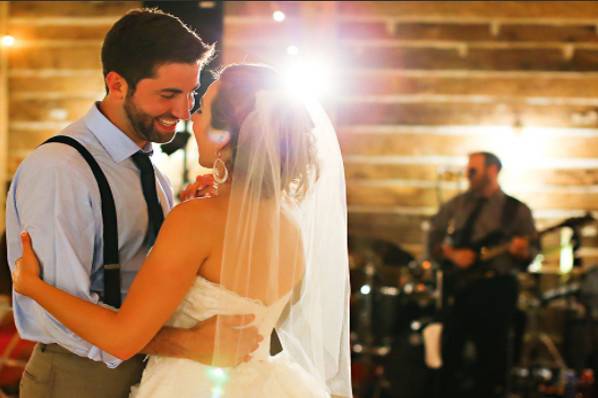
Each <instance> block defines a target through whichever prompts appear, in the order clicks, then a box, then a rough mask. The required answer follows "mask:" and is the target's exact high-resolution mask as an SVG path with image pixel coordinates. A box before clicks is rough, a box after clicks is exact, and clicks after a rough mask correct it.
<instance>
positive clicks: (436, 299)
mask: <svg viewBox="0 0 598 398" xmlns="http://www.w3.org/2000/svg"><path fill="white" fill-rule="evenodd" d="M350 248H351V251H350V266H351V287H352V292H353V293H352V295H351V347H352V355H353V361H352V363H353V365H352V366H353V368H352V370H353V381H354V386H355V390H356V396H359V397H362V396H363V397H381V396H383V394H384V391H385V390H390V389H392V388H393V383H395V382H396V380H395V378H394V377H392V375H389V372H388V368H389V366H387V365H388V362H389V361H393V362H394V360H392V358H393V356H394V354H395V353H396V352H393V351H397V343H398V342H399V340H406V341H408V345H410V346H412V347H413V348H414V349H415V350H423V347H422V345H423V338H422V330H423V329H424V327H425V326H426V325H428V324H429V323H430V322H432V321H433V320H434V317H435V316H436V314H437V313H438V310H439V307H440V305H441V302H440V301H441V297H442V294H441V281H442V272H441V270H440V269H439V268H438V267H437V266H436V265H435V264H434V263H432V262H430V261H416V260H415V259H414V258H413V257H412V256H411V255H410V254H409V253H407V252H405V251H403V250H402V249H401V248H400V247H399V246H398V245H395V244H393V243H390V242H386V241H382V240H373V239H370V238H354V237H352V238H350Z"/></svg>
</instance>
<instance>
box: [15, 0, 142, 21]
mask: <svg viewBox="0 0 598 398" xmlns="http://www.w3.org/2000/svg"><path fill="white" fill-rule="evenodd" d="M140 6H141V2H140V1H56V0H52V1H20V0H19V1H11V2H10V17H11V18H20V17H21V18H39V17H82V18H94V17H106V16H113V17H117V18H118V17H119V16H121V15H123V14H125V13H126V12H127V11H129V10H130V9H132V8H137V7H140Z"/></svg>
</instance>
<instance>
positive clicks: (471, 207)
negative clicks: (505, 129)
mask: <svg viewBox="0 0 598 398" xmlns="http://www.w3.org/2000/svg"><path fill="white" fill-rule="evenodd" d="M501 167H502V165H501V162H500V160H499V159H498V157H497V156H496V155H494V154H492V153H489V152H475V153H472V154H470V155H469V161H468V164H467V169H466V173H467V179H468V181H469V189H468V190H467V191H466V192H465V193H462V194H459V195H457V196H456V197H455V198H453V199H452V200H450V201H449V202H448V203H446V204H445V205H443V206H442V207H441V208H440V210H439V211H438V213H437V214H436V215H435V216H434V217H433V218H432V220H431V228H430V230H429V236H428V247H427V250H428V254H429V255H430V257H431V258H432V259H434V260H436V261H438V262H440V263H442V264H443V266H444V268H445V274H446V275H448V276H449V277H447V278H446V279H445V280H446V283H445V288H446V290H447V291H446V294H445V303H444V304H445V306H444V308H445V311H444V313H443V324H444V329H443V337H442V357H443V370H442V372H441V373H442V377H441V379H442V380H443V381H442V383H441V384H442V391H443V397H459V398H462V397H466V396H470V395H467V390H468V389H467V388H466V387H464V385H466V384H467V382H468V380H469V382H470V384H473V387H472V388H469V394H471V396H472V397H477V398H482V397H483V398H494V397H501V398H502V397H504V396H505V383H506V380H507V372H508V369H507V366H508V363H509V361H508V356H509V349H508V348H509V344H508V341H509V330H510V326H511V321H512V318H513V315H514V312H515V309H516V303H517V297H518V286H517V279H516V276H515V272H516V271H517V270H521V269H525V268H526V267H527V265H528V264H529V263H530V262H531V260H532V259H533V257H534V256H535V254H536V253H537V247H536V246H537V244H536V241H537V239H536V237H537V233H536V229H535V226H534V221H533V218H532V214H531V211H530V209H529V207H528V206H526V205H525V204H524V203H523V202H521V201H519V200H517V199H515V198H513V197H511V196H509V195H507V194H505V193H504V192H503V191H502V189H501V187H500V184H499V182H498V176H499V173H500V170H501ZM487 237H494V238H495V239H494V242H487V243H488V247H492V246H491V244H496V245H497V247H499V248H500V247H502V248H503V249H504V250H503V251H502V252H501V254H498V255H497V256H496V257H494V258H492V259H490V260H488V261H484V262H482V261H481V260H480V257H481V256H480V254H479V252H477V249H479V246H480V244H478V243H481V242H483V241H484V240H485V238H487ZM501 244H502V245H501ZM499 252H500V250H499ZM455 271H457V272H455ZM451 278H452V279H451ZM467 341H469V342H471V343H472V345H469V346H470V347H471V346H473V347H475V350H474V353H475V354H474V355H473V358H475V359H474V363H473V365H474V366H470V369H469V370H466V369H465V368H464V366H465V364H466V362H467V361H465V360H464V348H465V346H466V344H465V343H466V342H467ZM468 351H472V350H468ZM470 356H471V355H470ZM471 382H473V383H471Z"/></svg>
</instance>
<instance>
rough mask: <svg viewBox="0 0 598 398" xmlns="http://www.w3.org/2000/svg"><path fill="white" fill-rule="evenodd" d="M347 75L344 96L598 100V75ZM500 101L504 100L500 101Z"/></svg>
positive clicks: (341, 79)
mask: <svg viewBox="0 0 598 398" xmlns="http://www.w3.org/2000/svg"><path fill="white" fill-rule="evenodd" d="M419 72H420V71H415V72H414V73H409V71H400V70H396V73H391V72H390V71H389V70H379V71H377V70H375V69H374V70H371V71H361V72H360V71H354V72H351V71H347V72H345V73H343V74H342V75H340V76H339V77H338V80H339V82H340V83H339V84H338V86H339V88H340V90H341V93H342V94H344V95H352V96H356V95H376V94H395V95H421V94H438V95H489V96H495V97H504V98H506V99H519V98H522V97H524V98H525V97H533V98H544V97H548V98H551V97H557V98H595V95H594V94H593V93H594V92H596V91H597V90H598V75H595V74H587V75H584V74H581V73H579V74H569V75H568V74H566V73H562V74H561V75H559V74H558V72H557V73H553V74H552V75H549V76H542V75H540V74H538V75H532V74H528V75H519V76H503V75H501V74H500V73H492V74H487V75H484V74H483V72H482V73H480V74H473V73H472V74H469V75H460V74H456V75H454V76H450V75H449V76H434V75H431V74H430V73H429V72H428V71H421V73H419ZM499 100H500V98H499Z"/></svg>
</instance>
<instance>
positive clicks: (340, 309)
mask: <svg viewBox="0 0 598 398" xmlns="http://www.w3.org/2000/svg"><path fill="white" fill-rule="evenodd" d="M252 105H253V109H252V110H251V111H250V112H249V113H248V116H247V117H246V118H245V120H244V121H243V123H242V124H241V125H240V126H239V129H238V134H232V135H233V138H232V140H231V147H232V148H233V154H232V159H233V160H232V162H229V168H230V169H231V178H232V184H231V191H230V202H229V205H228V206H229V207H228V215H227V221H226V227H225V235H224V245H223V257H222V268H221V276H220V280H221V284H222V285H223V286H224V287H225V288H228V289H230V290H233V291H235V292H236V293H238V294H240V295H241V296H244V297H250V298H252V299H255V300H257V301H256V302H258V303H262V304H264V305H266V306H281V307H283V306H284V303H285V302H287V301H288V302H289V304H288V305H287V306H286V308H284V311H283V315H282V317H281V318H280V319H279V320H278V323H277V324H276V333H277V335H278V337H279V339H280V342H281V345H282V349H283V352H284V354H283V355H288V356H290V358H292V360H294V361H296V362H298V363H299V364H300V365H301V366H302V367H303V368H304V369H305V370H306V371H307V372H309V373H310V374H311V375H313V377H314V378H315V380H316V383H318V384H320V385H321V386H322V387H323V388H326V389H327V390H328V392H329V393H330V394H332V395H335V396H342V397H351V396H352V394H351V380H350V350H349V293H350V288H349V268H348V255H347V207H346V193H345V179H344V171H343V162H342V158H341V153H340V149H339V144H338V140H337V137H336V133H335V130H334V127H333V126H332V124H331V122H330V120H329V118H328V116H327V115H326V113H325V111H324V110H323V109H322V107H321V106H320V105H319V104H318V103H317V102H316V101H314V100H310V99H305V98H299V97H297V96H292V95H290V94H289V92H288V91H286V90H284V89H283V86H282V84H279V83H277V84H272V85H266V86H265V89H263V90H258V91H257V94H256V95H255V102H254V103H253V104H252ZM235 140H236V142H235ZM289 296H290V300H287V299H288V297H289ZM263 322H264V320H263V319H259V317H258V319H256V323H257V324H260V323H263ZM264 337H266V338H267V337H269V336H264ZM218 350H219V347H218V339H217V346H216V353H217V352H218ZM224 388H226V387H224Z"/></svg>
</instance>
